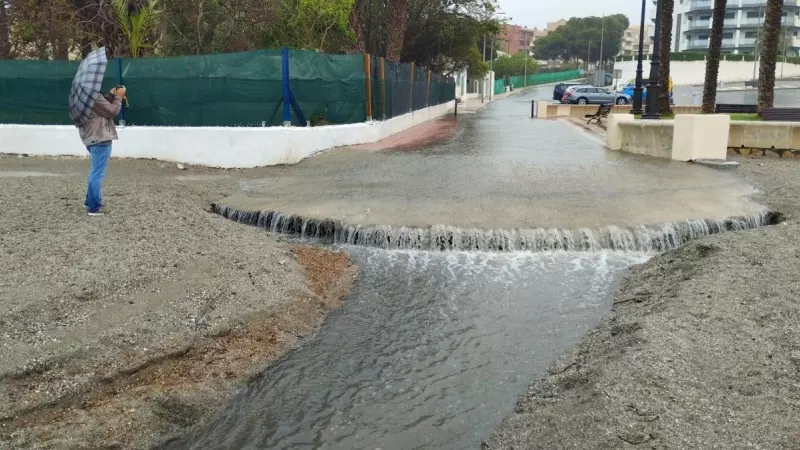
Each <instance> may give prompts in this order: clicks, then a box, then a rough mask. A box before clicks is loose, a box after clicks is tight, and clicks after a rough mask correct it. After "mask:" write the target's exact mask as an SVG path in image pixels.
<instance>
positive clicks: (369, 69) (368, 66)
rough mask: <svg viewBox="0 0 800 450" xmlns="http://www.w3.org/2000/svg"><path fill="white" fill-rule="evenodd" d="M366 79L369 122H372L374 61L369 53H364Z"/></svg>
mask: <svg viewBox="0 0 800 450" xmlns="http://www.w3.org/2000/svg"><path fill="white" fill-rule="evenodd" d="M364 78H366V80H367V105H366V106H367V122H371V121H372V61H370V58H369V53H364Z"/></svg>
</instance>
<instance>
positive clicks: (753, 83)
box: [744, 80, 758, 88]
mask: <svg viewBox="0 0 800 450" xmlns="http://www.w3.org/2000/svg"><path fill="white" fill-rule="evenodd" d="M744 87H753V88H754V87H758V80H750V81H745V82H744Z"/></svg>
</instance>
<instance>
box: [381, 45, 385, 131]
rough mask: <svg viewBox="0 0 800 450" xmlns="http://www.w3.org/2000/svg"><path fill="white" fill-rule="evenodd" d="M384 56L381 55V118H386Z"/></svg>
mask: <svg viewBox="0 0 800 450" xmlns="http://www.w3.org/2000/svg"><path fill="white" fill-rule="evenodd" d="M385 64H386V58H384V57H381V118H382V119H383V120H386V69H385V67H384V66H385Z"/></svg>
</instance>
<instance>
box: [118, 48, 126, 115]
mask: <svg viewBox="0 0 800 450" xmlns="http://www.w3.org/2000/svg"><path fill="white" fill-rule="evenodd" d="M117 78H118V79H119V84H120V85H122V86H124V85H125V81H124V80H123V78H122V57H118V58H117ZM126 123H128V121H127V120H125V102H124V101H123V102H122V111H120V115H119V126H121V127H124V126H125V124H126Z"/></svg>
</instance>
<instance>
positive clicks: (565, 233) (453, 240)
mask: <svg viewBox="0 0 800 450" xmlns="http://www.w3.org/2000/svg"><path fill="white" fill-rule="evenodd" d="M212 210H213V212H214V213H216V214H219V215H221V216H223V217H226V218H228V219H230V220H232V221H234V222H238V223H241V224H246V225H251V226H256V227H259V228H264V229H267V230H269V231H271V232H273V233H281V234H288V235H292V236H296V237H299V238H301V239H310V240H314V241H317V242H320V243H323V244H339V245H360V246H366V247H376V248H382V249H386V250H430V251H486V252H511V251H532V252H543V251H558V250H563V251H573V252H596V251H601V250H614V251H629V252H663V251H666V250H671V249H675V248H678V247H680V246H681V245H683V244H684V243H686V242H688V241H691V240H693V239H698V238H701V237H704V236H709V235H712V234H717V233H723V232H726V231H740V230H748V229H752V228H757V227H760V226H764V225H771V224H774V223H777V222H778V221H779V217H780V214H779V213H774V212H770V211H765V212H761V213H758V214H752V215H749V216H738V217H727V218H724V219H694V220H686V221H682V222H668V223H664V224H662V225H648V226H645V225H639V226H636V227H632V228H623V227H616V226H608V227H602V228H596V229H589V228H580V229H577V230H565V229H556V228H549V229H545V228H536V229H498V230H482V229H463V228H458V227H451V226H444V225H436V226H433V227H430V228H415V227H394V226H388V225H369V226H362V225H350V224H347V223H344V222H341V221H334V220H318V219H308V218H304V217H300V216H294V215H286V214H281V213H279V212H273V211H240V210H237V209H235V208H231V207H227V206H224V205H219V204H213V205H212Z"/></svg>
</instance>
